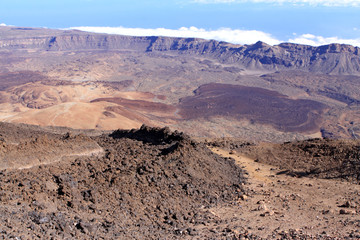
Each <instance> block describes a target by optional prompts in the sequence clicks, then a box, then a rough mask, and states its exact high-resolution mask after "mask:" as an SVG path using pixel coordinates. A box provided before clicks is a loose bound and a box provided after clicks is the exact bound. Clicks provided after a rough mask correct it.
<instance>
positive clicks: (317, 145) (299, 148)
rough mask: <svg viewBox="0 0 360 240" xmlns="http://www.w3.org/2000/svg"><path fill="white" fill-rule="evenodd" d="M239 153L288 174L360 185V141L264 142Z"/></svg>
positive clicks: (242, 149) (247, 147) (244, 148)
mask: <svg viewBox="0 0 360 240" xmlns="http://www.w3.org/2000/svg"><path fill="white" fill-rule="evenodd" d="M239 151H241V152H243V153H244V154H246V155H248V156H250V157H251V158H253V159H257V160H258V161H259V162H262V163H268V164H271V165H273V166H277V167H280V168H282V169H284V170H285V171H284V172H283V173H284V174H290V175H294V176H298V177H303V176H309V177H320V178H327V179H333V178H336V179H343V180H347V181H350V182H356V183H359V182H360V140H330V139H310V140H306V141H299V142H288V143H284V144H270V143H263V144H259V145H256V146H246V147H242V148H240V149H239Z"/></svg>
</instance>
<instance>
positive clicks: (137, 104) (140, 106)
mask: <svg viewBox="0 0 360 240" xmlns="http://www.w3.org/2000/svg"><path fill="white" fill-rule="evenodd" d="M101 101H104V102H111V103H116V104H119V105H121V106H123V107H125V108H129V109H133V110H137V111H146V112H149V113H151V112H154V111H155V112H164V113H169V112H173V111H175V109H176V108H175V107H173V106H171V105H167V104H164V103H157V102H149V101H144V100H129V99H125V98H98V99H94V100H92V101H91V102H92V103H93V102H101Z"/></svg>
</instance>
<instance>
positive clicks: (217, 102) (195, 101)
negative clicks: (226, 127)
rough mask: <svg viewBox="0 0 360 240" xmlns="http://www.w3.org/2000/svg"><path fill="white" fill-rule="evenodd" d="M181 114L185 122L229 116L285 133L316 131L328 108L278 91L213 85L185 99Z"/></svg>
mask: <svg viewBox="0 0 360 240" xmlns="http://www.w3.org/2000/svg"><path fill="white" fill-rule="evenodd" d="M179 108H180V112H179V114H180V115H181V116H182V117H183V118H184V119H197V118H208V117H212V116H223V117H224V116H225V117H231V118H235V119H239V120H240V119H248V120H250V121H251V122H253V123H260V124H269V125H271V126H273V127H275V128H276V129H278V130H281V131H291V132H310V131H316V130H318V128H319V123H320V122H321V114H322V113H323V111H324V109H325V108H326V105H324V104H322V103H320V102H316V101H312V100H305V99H298V100H293V99H289V98H288V97H287V96H285V95H282V94H280V93H278V92H275V91H270V90H266V89H263V88H256V87H245V86H240V85H231V84H220V83H210V84H205V85H202V86H200V87H199V88H198V89H197V90H196V91H195V95H194V96H189V97H185V98H182V99H181V100H180V103H179Z"/></svg>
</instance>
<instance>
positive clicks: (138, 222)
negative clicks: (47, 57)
mask: <svg viewBox="0 0 360 240" xmlns="http://www.w3.org/2000/svg"><path fill="white" fill-rule="evenodd" d="M0 130H1V135H2V138H3V140H2V142H3V143H2V144H3V146H4V145H7V146H10V145H13V146H14V148H10V147H9V148H7V149H6V150H4V148H2V150H1V151H2V152H7V153H9V154H12V155H13V154H15V153H16V154H17V155H16V156H17V158H14V159H15V160H16V163H17V165H16V166H10V167H4V168H3V169H2V170H0V202H1V204H0V205H1V206H0V213H1V214H0V226H1V227H0V238H1V239H44V238H49V239H78V238H81V239H109V238H127V239H159V238H166V239H246V238H247V239H358V238H359V237H360V232H359V227H360V225H359V224H360V217H359V216H360V215H359V213H360V207H359V206H360V194H359V193H360V188H359V185H358V182H357V181H356V176H355V175H354V173H355V172H354V171H353V169H352V168H344V169H343V170H342V171H341V175H334V173H335V172H337V171H338V169H337V168H333V169H331V171H329V168H328V166H329V165H330V166H332V165H333V166H336V165H337V164H338V162H339V160H341V159H342V157H343V155H344V154H345V155H349V156H354V158H350V159H351V162H353V163H354V164H355V165H357V164H358V162H359V158H358V155H357V154H358V153H359V151H358V150H359V143H358V142H356V141H350V140H348V141H346V142H345V143H344V144H342V145H340V147H339V148H337V149H336V153H337V154H333V157H331V158H329V157H328V155H329V154H328V153H327V149H331V148H332V146H335V145H336V146H338V142H337V141H333V140H322V142H320V140H313V141H304V142H294V143H287V144H283V145H280V144H279V145H274V146H272V145H268V148H267V149H265V148H264V147H263V145H261V144H260V145H259V144H255V143H249V142H246V141H242V140H239V139H213V140H210V139H209V140H207V141H206V142H198V141H195V140H193V139H192V138H190V137H189V136H187V135H186V134H184V133H180V132H171V131H170V130H169V129H168V128H151V127H147V126H142V127H141V128H140V129H133V130H116V131H114V132H111V133H101V132H98V133H97V134H94V132H89V131H82V134H80V135H79V134H78V133H75V132H73V131H72V130H70V129H55V131H52V130H50V129H45V130H41V128H38V127H33V126H26V125H13V124H1V125H0ZM64 132H67V133H64ZM36 139H41V140H36ZM75 140H76V144H77V145H78V146H77V148H81V146H85V147H84V148H83V149H86V150H91V149H89V147H88V146H89V145H91V146H93V147H94V146H96V148H95V147H94V148H95V149H98V148H99V147H100V148H101V149H102V151H101V152H98V153H97V154H78V155H76V154H74V152H75V153H76V151H77V150H78V149H74V146H72V145H71V144H67V143H68V142H71V141H75ZM53 142H56V143H57V144H56V146H57V148H54V149H55V150H56V151H57V152H56V153H54V154H53V155H52V156H53V158H47V157H48V156H49V153H48V152H46V151H43V150H40V151H38V157H39V158H41V157H43V158H44V159H46V158H47V159H48V161H46V162H41V163H38V162H33V165H32V166H29V162H28V161H27V157H28V155H25V154H23V153H22V152H21V151H18V148H19V146H28V147H29V149H47V148H49V144H52V143H53ZM31 144H32V145H31ZM291 144H292V145H293V146H294V149H295V151H294V152H295V154H294V156H296V159H300V160H301V161H298V162H299V163H298V164H297V165H296V164H292V165H291V164H288V163H289V162H290V163H291V160H289V159H287V158H275V159H276V160H277V162H276V161H272V158H269V157H268V156H269V154H267V153H269V152H270V151H272V153H273V154H274V155H275V153H276V152H280V150H278V149H279V148H282V150H281V152H283V153H284V155H289V154H288V153H287V152H286V150H285V149H286V147H287V146H290V145H291ZM295 146H298V149H299V150H296V149H297V148H296V147H295ZM306 146H311V147H306ZM51 149H53V147H51ZM290 149H292V148H289V150H288V151H290ZM300 149H311V150H309V152H311V153H312V154H301V151H300ZM89 152H90V151H89ZM297 152H298V153H297ZM59 153H62V154H63V155H66V154H67V155H69V156H70V155H71V157H65V158H62V159H60V160H59V159H57V158H56V157H55V156H58V155H59ZM296 153H297V154H296ZM255 155H256V156H262V158H258V159H252V158H251V156H255ZM314 156H315V157H316V156H319V157H318V158H319V159H324V160H323V161H326V163H327V164H317V165H316V167H317V172H314V173H315V174H300V173H299V172H296V171H295V170H294V169H293V166H294V168H296V169H297V170H299V169H301V168H303V169H305V168H312V167H313V166H314V164H316V162H315V163H314V162H313V161H310V160H311V159H312V158H313V157H314ZM22 159H23V160H24V161H21V160H22ZM294 159H295V157H294ZM6 161H7V160H6V159H4V158H1V162H0V163H1V164H2V166H4V165H3V163H4V162H6ZM281 161H282V162H281ZM269 163H270V164H273V165H269ZM7 166H8V165H7ZM327 171H329V173H330V174H331V177H330V178H331V179H324V178H329V175H326V174H325V175H324V174H318V173H322V172H327ZM345 175H348V176H353V177H352V178H344V177H343V176H345Z"/></svg>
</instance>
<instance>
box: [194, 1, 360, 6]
mask: <svg viewBox="0 0 360 240" xmlns="http://www.w3.org/2000/svg"><path fill="white" fill-rule="evenodd" d="M193 2H195V3H203V4H218V3H270V4H294V5H311V6H327V7H341V6H345V7H349V6H353V7H360V0H193Z"/></svg>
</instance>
